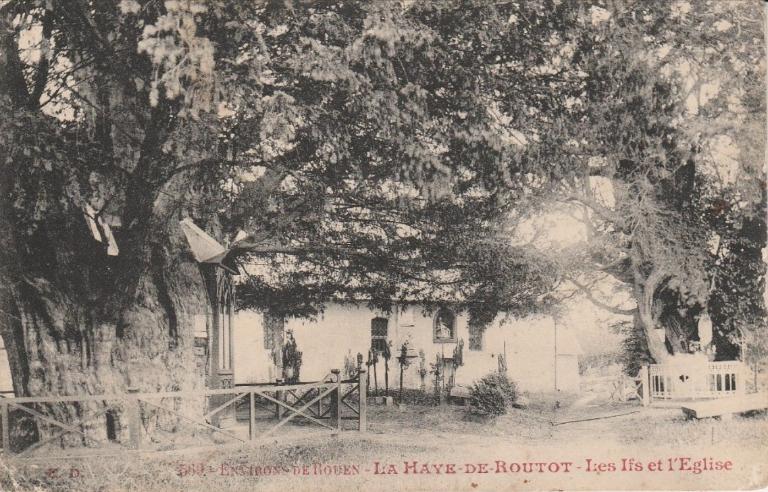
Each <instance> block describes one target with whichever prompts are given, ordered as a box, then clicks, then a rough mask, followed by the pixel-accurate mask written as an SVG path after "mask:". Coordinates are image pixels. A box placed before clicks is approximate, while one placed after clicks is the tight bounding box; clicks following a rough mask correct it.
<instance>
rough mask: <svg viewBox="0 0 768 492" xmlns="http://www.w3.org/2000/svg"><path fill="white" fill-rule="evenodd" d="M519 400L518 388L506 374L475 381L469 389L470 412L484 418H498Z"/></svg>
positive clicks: (493, 374)
mask: <svg viewBox="0 0 768 492" xmlns="http://www.w3.org/2000/svg"><path fill="white" fill-rule="evenodd" d="M515 400H517V387H516V386H515V383H513V382H512V381H510V380H509V379H508V378H507V376H506V374H500V373H491V374H488V375H486V376H483V377H482V378H481V379H480V380H478V381H475V383H474V384H473V385H472V387H471V388H470V389H469V412H470V413H471V414H473V415H479V416H483V417H497V416H499V415H504V414H505V413H507V408H508V407H509V406H511V405H512V404H514V403H515Z"/></svg>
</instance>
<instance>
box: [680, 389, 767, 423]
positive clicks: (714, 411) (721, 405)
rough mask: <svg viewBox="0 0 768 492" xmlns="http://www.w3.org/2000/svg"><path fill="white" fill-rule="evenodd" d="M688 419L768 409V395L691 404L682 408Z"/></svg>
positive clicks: (743, 396) (757, 394) (725, 415)
mask: <svg viewBox="0 0 768 492" xmlns="http://www.w3.org/2000/svg"><path fill="white" fill-rule="evenodd" d="M681 409H682V410H683V415H685V417H686V418H689V419H691V418H693V419H704V418H707V417H730V416H731V415H733V414H736V413H745V412H752V411H756V410H765V409H768V394H767V393H754V394H751V395H741V396H735V397H730V398H719V399H716V400H707V401H699V402H691V403H688V404H686V405H685V406H683V407H681Z"/></svg>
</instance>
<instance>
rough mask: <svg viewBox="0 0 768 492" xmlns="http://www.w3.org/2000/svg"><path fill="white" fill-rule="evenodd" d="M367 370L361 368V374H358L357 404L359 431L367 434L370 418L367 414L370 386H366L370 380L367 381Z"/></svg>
mask: <svg viewBox="0 0 768 492" xmlns="http://www.w3.org/2000/svg"><path fill="white" fill-rule="evenodd" d="M365 373H366V370H365V368H362V367H361V368H360V372H359V373H358V374H357V385H358V394H359V397H360V398H359V399H358V404H357V411H358V413H359V414H360V415H358V421H357V430H359V431H360V432H366V431H367V430H368V416H367V415H366V413H367V412H368V398H367V396H366V395H367V394H368V385H367V384H366V383H367V382H368V380H367V379H366V374H365Z"/></svg>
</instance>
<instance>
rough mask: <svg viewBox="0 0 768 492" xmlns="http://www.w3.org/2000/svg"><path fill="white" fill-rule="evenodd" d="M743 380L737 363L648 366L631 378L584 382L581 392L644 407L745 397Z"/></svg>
mask: <svg viewBox="0 0 768 492" xmlns="http://www.w3.org/2000/svg"><path fill="white" fill-rule="evenodd" d="M745 383H746V376H745V367H744V364H743V363H742V362H740V361H720V362H707V363H706V364H679V363H677V364H651V365H648V366H643V367H641V368H640V371H639V373H638V374H637V376H635V377H628V376H625V375H609V376H597V377H590V378H584V379H583V380H582V385H581V387H582V390H585V391H595V390H600V389H602V390H604V391H608V393H609V395H610V399H612V400H616V401H627V400H628V399H637V400H639V401H641V402H642V403H643V405H645V406H647V405H650V404H652V403H653V401H654V400H691V399H713V398H726V397H729V396H736V395H741V394H744V393H745V388H746V384H745Z"/></svg>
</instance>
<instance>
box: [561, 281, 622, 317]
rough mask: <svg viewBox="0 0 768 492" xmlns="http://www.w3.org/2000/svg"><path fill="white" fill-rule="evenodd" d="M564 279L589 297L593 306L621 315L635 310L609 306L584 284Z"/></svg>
mask: <svg viewBox="0 0 768 492" xmlns="http://www.w3.org/2000/svg"><path fill="white" fill-rule="evenodd" d="M565 279H566V280H568V281H569V282H570V283H572V284H573V285H575V286H576V287H577V288H578V289H579V290H580V291H581V292H583V293H584V295H585V296H586V297H587V299H589V301H590V302H591V303H592V304H594V305H595V306H597V307H599V308H601V309H605V310H606V311H609V312H611V313H613V314H620V315H623V316H632V315H634V314H635V313H636V312H637V308H633V309H622V308H619V307H616V306H611V305H610V304H606V303H605V302H603V301H601V300H600V299H598V298H597V297H595V295H594V294H593V293H592V291H591V290H590V288H589V287H587V286H586V285H584V284H582V283H580V282H579V281H577V280H575V279H573V278H571V277H565Z"/></svg>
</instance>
